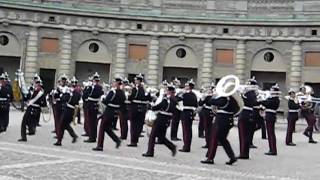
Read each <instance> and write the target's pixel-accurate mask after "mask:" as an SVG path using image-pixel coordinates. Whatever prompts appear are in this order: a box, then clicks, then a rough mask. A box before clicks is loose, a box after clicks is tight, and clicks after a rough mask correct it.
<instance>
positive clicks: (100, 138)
mask: <svg viewBox="0 0 320 180" xmlns="http://www.w3.org/2000/svg"><path fill="white" fill-rule="evenodd" d="M107 121H108V120H107V118H106V117H104V116H103V118H102V119H101V121H100V128H99V135H98V147H103V142H104V136H105V134H104V133H105V129H106V126H107Z"/></svg>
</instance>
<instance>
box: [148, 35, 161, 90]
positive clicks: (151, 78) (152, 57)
mask: <svg viewBox="0 0 320 180" xmlns="http://www.w3.org/2000/svg"><path fill="white" fill-rule="evenodd" d="M146 80H147V84H148V85H149V86H154V87H157V86H158V84H159V38H158V37H156V36H155V37H152V40H151V41H150V46H149V58H148V71H147V77H146Z"/></svg>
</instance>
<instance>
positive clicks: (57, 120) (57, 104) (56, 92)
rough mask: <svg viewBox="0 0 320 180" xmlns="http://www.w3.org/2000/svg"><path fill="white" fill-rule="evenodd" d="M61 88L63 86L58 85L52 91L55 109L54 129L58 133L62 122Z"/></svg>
mask: <svg viewBox="0 0 320 180" xmlns="http://www.w3.org/2000/svg"><path fill="white" fill-rule="evenodd" d="M61 88H63V87H62V86H58V87H57V88H56V89H55V90H53V91H52V93H51V95H52V110H53V117H54V131H55V132H56V134H57V130H58V129H59V125H60V122H61V119H60V118H61V110H62V103H61V94H62V92H61Z"/></svg>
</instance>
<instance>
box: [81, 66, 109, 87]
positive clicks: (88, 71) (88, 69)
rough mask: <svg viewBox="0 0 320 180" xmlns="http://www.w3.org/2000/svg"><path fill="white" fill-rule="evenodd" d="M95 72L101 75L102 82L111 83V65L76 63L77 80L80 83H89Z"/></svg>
mask: <svg viewBox="0 0 320 180" xmlns="http://www.w3.org/2000/svg"><path fill="white" fill-rule="evenodd" d="M95 72H98V74H99V75H100V79H101V82H109V74H110V65H109V64H104V63H89V62H76V78H77V79H78V80H79V83H82V82H83V81H87V80H88V77H89V76H92V75H93V74H94V73H95Z"/></svg>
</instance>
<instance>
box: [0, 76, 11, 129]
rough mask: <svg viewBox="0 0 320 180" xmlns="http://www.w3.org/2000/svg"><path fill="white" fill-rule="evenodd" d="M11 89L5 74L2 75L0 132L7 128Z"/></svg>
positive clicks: (0, 78) (0, 84) (0, 82)
mask: <svg viewBox="0 0 320 180" xmlns="http://www.w3.org/2000/svg"><path fill="white" fill-rule="evenodd" d="M10 96H11V94H10V90H9V89H8V88H7V86H6V83H5V75H4V74H1V76H0V133H2V132H5V131H6V130H7V126H8V124H7V119H8V116H9V108H10V105H9V102H10Z"/></svg>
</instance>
